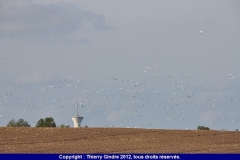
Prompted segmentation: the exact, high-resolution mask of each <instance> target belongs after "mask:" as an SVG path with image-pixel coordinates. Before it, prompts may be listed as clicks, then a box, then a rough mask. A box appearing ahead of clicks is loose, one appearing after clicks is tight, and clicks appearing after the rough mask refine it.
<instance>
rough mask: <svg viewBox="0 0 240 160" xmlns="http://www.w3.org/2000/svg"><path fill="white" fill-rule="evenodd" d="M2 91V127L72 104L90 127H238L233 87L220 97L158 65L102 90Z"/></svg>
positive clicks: (62, 84)
mask: <svg viewBox="0 0 240 160" xmlns="http://www.w3.org/2000/svg"><path fill="white" fill-rule="evenodd" d="M135 18H136V19H138V17H135ZM200 34H203V31H200ZM2 60H8V59H7V58H4V59H2ZM46 76H47V75H44V74H36V75H35V77H33V78H34V79H36V80H38V79H40V80H41V79H44V77H46ZM224 77H227V78H228V81H229V82H230V81H234V79H236V76H235V75H234V74H229V75H223V78H224ZM96 78H97V77H96ZM50 83H51V84H50ZM47 84H50V85H47ZM1 87H2V88H4V89H3V90H2V91H0V123H1V124H0V125H1V126H5V125H6V124H7V123H8V122H9V121H10V120H11V119H15V120H16V119H19V118H23V119H26V120H27V121H29V122H30V123H31V124H32V126H34V123H36V121H37V120H38V119H39V118H45V117H53V118H54V116H57V117H63V119H64V118H65V119H66V118H68V117H66V114H72V115H73V114H74V113H75V112H76V108H75V106H76V103H79V104H80V105H81V106H82V107H81V108H80V113H81V116H84V117H85V118H84V120H83V121H84V123H85V124H86V125H89V126H92V127H131V128H171V126H172V128H178V129H188V128H192V127H190V126H192V125H195V127H196V126H197V125H201V124H199V123H200V122H202V124H204V125H206V126H209V125H211V126H214V125H216V128H226V126H228V124H229V123H234V124H235V126H236V128H237V127H238V126H239V125H240V121H239V120H238V113H237V111H238V107H239V103H240V102H239V100H238V99H236V98H235V97H236V95H238V94H239V91H238V90H237V89H231V88H230V89H229V91H228V94H220V93H221V91H219V90H218V89H214V87H211V86H205V85H202V84H195V83H194V77H191V76H187V75H182V76H180V77H177V76H175V75H163V74H162V73H159V70H158V66H157V65H152V66H150V67H146V68H144V69H143V71H142V74H140V75H138V76H137V78H136V79H135V80H130V79H121V78H119V77H110V78H107V79H106V83H105V84H102V85H101V87H99V86H96V85H95V84H93V83H91V82H87V81H85V80H83V79H81V80H79V79H77V78H75V77H66V78H64V79H61V80H59V79H54V80H51V82H48V83H43V84H31V85H28V84H17V85H16V84H8V85H5V84H2V85H1ZM4 90H8V92H4ZM226 102H227V103H226ZM225 103H226V104H225ZM11 116H12V117H11ZM27 117H35V119H31V120H29V119H27ZM69 119H70V118H69ZM61 122H62V123H64V120H62V121H61ZM176 126H177V127H176ZM211 126H210V128H211Z"/></svg>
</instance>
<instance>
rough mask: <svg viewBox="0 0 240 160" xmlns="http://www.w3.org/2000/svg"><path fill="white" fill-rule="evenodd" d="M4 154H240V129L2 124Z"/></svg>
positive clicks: (0, 141)
mask: <svg viewBox="0 0 240 160" xmlns="http://www.w3.org/2000/svg"><path fill="white" fill-rule="evenodd" d="M0 153H240V132H237V131H202V130H201V131H200V130H162V129H130V128H78V129H76V128H10V127H0Z"/></svg>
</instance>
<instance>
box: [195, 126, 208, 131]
mask: <svg viewBox="0 0 240 160" xmlns="http://www.w3.org/2000/svg"><path fill="white" fill-rule="evenodd" d="M197 130H210V128H208V127H204V126H197Z"/></svg>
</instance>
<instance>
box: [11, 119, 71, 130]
mask: <svg viewBox="0 0 240 160" xmlns="http://www.w3.org/2000/svg"><path fill="white" fill-rule="evenodd" d="M35 124H36V125H35V127H61V128H70V126H69V125H68V124H66V125H64V124H61V125H60V126H56V123H55V121H54V119H53V118H52V117H46V118H44V119H43V118H41V119H39V120H38V121H37V123H35ZM6 127H31V125H30V124H29V123H28V122H27V121H25V120H24V119H21V118H20V119H19V120H17V121H15V120H14V119H12V120H10V121H9V122H8V124H7V125H6Z"/></svg>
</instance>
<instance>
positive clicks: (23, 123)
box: [6, 118, 31, 127]
mask: <svg viewBox="0 0 240 160" xmlns="http://www.w3.org/2000/svg"><path fill="white" fill-rule="evenodd" d="M6 126H7V127H30V126H31V125H30V124H28V122H27V121H24V119H21V118H20V119H19V120H18V121H15V120H14V119H12V120H10V121H9V122H8V124H7V125H6Z"/></svg>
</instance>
